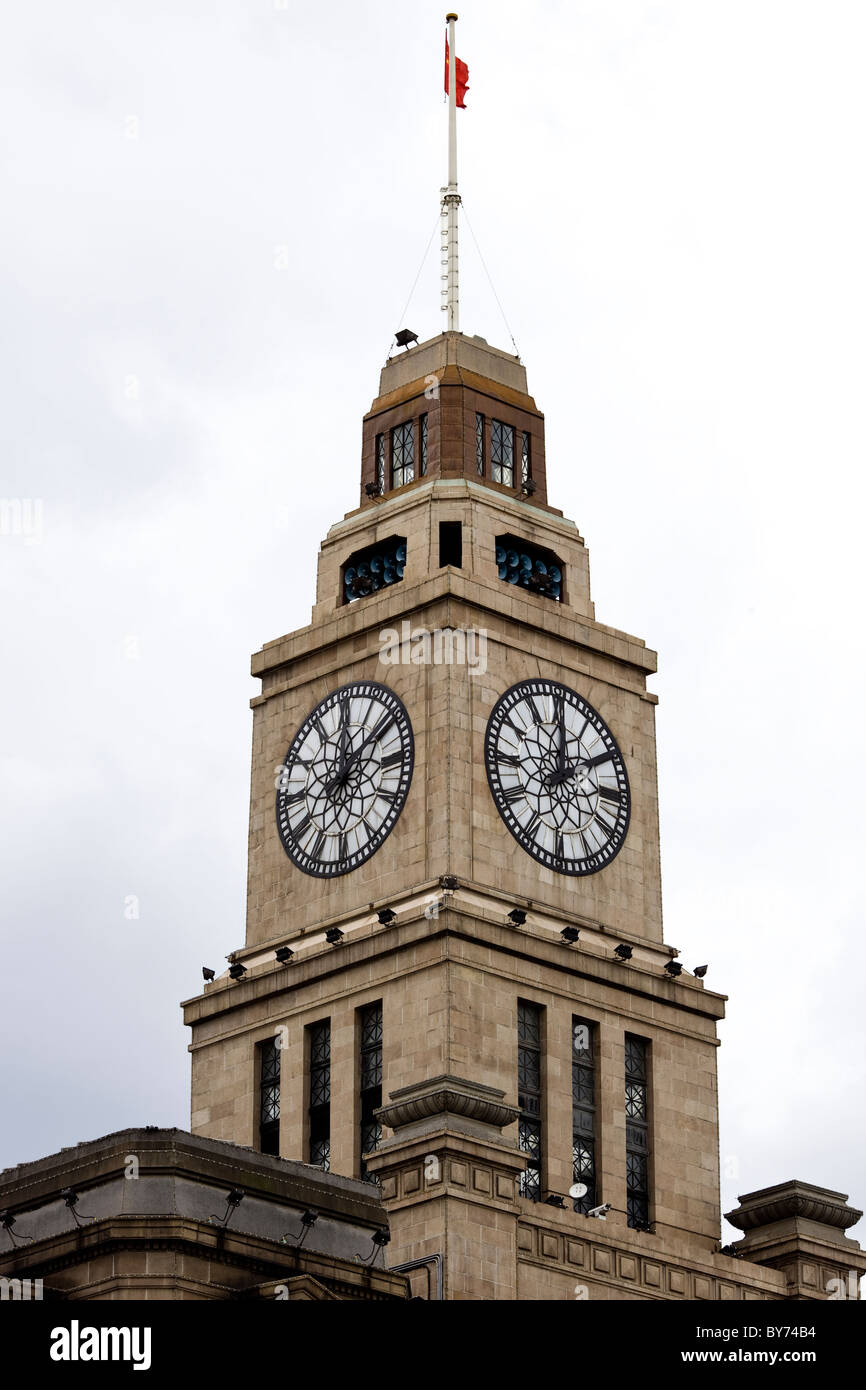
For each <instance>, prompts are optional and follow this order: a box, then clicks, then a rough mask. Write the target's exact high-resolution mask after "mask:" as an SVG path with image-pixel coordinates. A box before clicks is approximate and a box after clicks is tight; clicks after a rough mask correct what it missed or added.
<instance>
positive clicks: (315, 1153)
mask: <svg viewBox="0 0 866 1390" xmlns="http://www.w3.org/2000/svg"><path fill="white" fill-rule="evenodd" d="M309 1034H310V1111H309V1120H310V1162H311V1163H312V1164H313V1165H314V1166H315V1167H317V1168H324V1170H325V1172H326V1173H327V1172H329V1170H330V1167H331V1021H330V1019H325V1021H324V1022H323V1023H314V1024H313V1025H312V1027H311V1028H310V1029H309Z"/></svg>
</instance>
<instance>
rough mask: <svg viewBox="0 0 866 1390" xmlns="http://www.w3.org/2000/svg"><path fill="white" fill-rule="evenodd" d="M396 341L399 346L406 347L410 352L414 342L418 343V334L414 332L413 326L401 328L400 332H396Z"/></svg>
mask: <svg viewBox="0 0 866 1390" xmlns="http://www.w3.org/2000/svg"><path fill="white" fill-rule="evenodd" d="M394 341H395V343H396V344H397V346H398V347H401V348H405V349H406V351H407V352H408V351H409V348H410V347H411V345H412V343H417V341H418V334H417V333H413V332H412V329H411V328H401V329H400V332H399V333H395V334H394Z"/></svg>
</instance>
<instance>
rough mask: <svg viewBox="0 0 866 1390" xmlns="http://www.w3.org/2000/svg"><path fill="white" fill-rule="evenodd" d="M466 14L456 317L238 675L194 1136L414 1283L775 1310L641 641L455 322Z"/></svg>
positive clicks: (506, 362) (477, 344)
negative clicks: (381, 1214) (228, 865)
mask: <svg viewBox="0 0 866 1390" xmlns="http://www.w3.org/2000/svg"><path fill="white" fill-rule="evenodd" d="M451 28H452V35H451V44H450V62H451V67H452V71H451V87H450V91H451V103H450V120H451V131H452V145H451V154H452V161H451V168H450V177H449V184H448V188H447V189H446V190H444V197H443V228H444V236H445V242H444V248H443V249H444V250H445V253H446V254H445V261H444V264H445V265H446V277H445V278H446V279H447V289H446V291H445V293H446V297H447V303H446V305H445V306H444V307H446V308H447V310H448V327H447V329H446V331H445V332H443V333H441V334H439V335H438V336H435V337H432V338H430V339H429V340H427V341H425V342H421V343H418V342H417V341H416V340H414V335H411V334H408V333H404V334H402V335H400V336H401V337H402V338H403V339H404V340H405V342H404V344H403V346H404V348H405V350H403V351H398V352H397V354H396V355H394V356H392V357H391V358H389V360H388V362H387V363H386V364H385V366H384V368H383V369H382V371H381V375H380V379H379V387H378V391H377V393H376V396H375V399H374V400H373V402H372V405H371V406H370V409H369V411H368V412H367V414H366V415H365V416H364V421H363V430H362V448H361V470H360V490H359V496H358V505H357V506H356V507H355V508H354V510H351V511H349V512H348V513H347V514H346V515H345V516H344V517H343V519H342V520H340V521H337V522H336V523H335V525H334V526H332V527H331V530H330V531H329V532H328V535H327V536H326V538H325V540H324V541H323V543H322V546H321V551H320V555H319V562H318V575H317V582H316V595H315V604H314V607H313V610H312V618H311V622H310V624H309V625H308V626H307V627H304V628H301V629H300V630H299V631H296V632H293V633H290V634H288V635H286V636H283V637H278V638H277V639H276V640H274V641H272V642H269V643H267V644H266V645H265V646H264V648H263V649H262V650H261V651H260V652H258V653H256V654H255V656H254V657H253V665H252V670H253V674H254V675H255V676H257V677H258V678H259V679H260V680H261V693H260V694H259V695H257V696H256V697H255V698H254V700H253V702H252V704H253V714H254V723H253V754H252V785H251V798H250V828H249V881H248V905H247V922H246V939H245V942H244V944H243V945H242V946H240V947H239V948H238V949H237V950H235V951H234V952H233V954H232V955H231V956H230V957H229V962H230V968H229V970H228V971H227V972H226V973H225V974H224V975H223V976H221V977H220V978H218V979H216V980H214V981H213V982H212V983H210V984H208V985H206V987H205V990H204V993H203V994H202V995H200V996H199V997H197V998H195V999H190V1000H188V1001H186V1003H185V1005H184V1008H185V1018H186V1022H187V1023H188V1024H189V1025H190V1027H191V1030H192V1042H191V1052H192V1121H191V1124H192V1129H193V1131H194V1133H195V1134H197V1135H201V1136H204V1137H206V1138H210V1139H214V1140H229V1141H233V1142H234V1143H235V1144H240V1145H247V1146H249V1147H251V1148H254V1149H260V1150H263V1151H264V1152H266V1153H272V1154H279V1155H280V1156H282V1157H283V1158H286V1159H295V1160H301V1161H303V1162H305V1163H308V1164H312V1165H316V1166H318V1167H321V1168H323V1169H326V1170H328V1171H330V1172H331V1173H332V1174H336V1175H343V1176H346V1177H355V1178H358V1177H363V1178H366V1179H367V1180H369V1181H370V1183H371V1184H373V1185H374V1186H375V1185H377V1186H378V1190H379V1192H380V1194H381V1199H382V1202H383V1204H384V1207H385V1210H386V1211H387V1215H388V1222H389V1228H390V1244H389V1246H388V1249H387V1263H388V1265H389V1266H390V1267H391V1268H395V1267H405V1268H408V1269H409V1270H410V1272H411V1274H412V1278H413V1280H416V1279H417V1281H418V1282H417V1292H418V1293H420V1294H421V1295H422V1296H430V1297H437V1296H438V1297H444V1298H448V1299H500V1298H502V1299H514V1298H529V1299H547V1298H573V1297H575V1296H577V1297H588V1298H603V1299H609V1298H650V1299H652V1298H656V1299H657V1298H662V1299H666V1298H670V1299H674V1298H710V1299H724V1298H783V1297H786V1296H788V1295H786V1293H785V1288H786V1284H785V1277H783V1276H782V1275H780V1274H779V1272H778V1270H779V1267H781V1263H782V1262H783V1261H784V1260H789V1261H790V1260H791V1259H794V1256H792V1255H791V1248H790V1247H789V1246H784V1245H781V1246H779V1247H778V1249H777V1247H776V1245H772V1242H771V1244H770V1246H767V1249H770V1250H771V1254H770V1255H768V1256H767V1257H766V1258H764V1257H763V1256H762V1257H761V1262H760V1263H750V1262H746V1261H743V1260H742V1259H734V1258H732V1257H731V1256H730V1255H728V1254H721V1253H719V1234H720V1206H719V1156H718V1106H717V1087H716V1047H717V1038H716V1022H717V1020H718V1019H720V1018H721V1017H722V1016H723V1012H724V996H722V995H719V994H716V993H714V992H712V991H710V990H708V989H707V988H706V987H705V985H704V981H703V979H702V978H699V977H698V975H696V974H692V973H689V972H688V971H686V970H684V969H683V968H682V966H681V964H680V962H679V960H678V959H677V955H678V952H677V951H676V950H675V949H674V948H673V947H671V946H668V945H665V943H664V940H663V934H662V911H661V882H660V867H659V827H658V799H657V786H656V739H655V707H656V696H655V695H654V694H653V693H652V692H650V691H649V690H648V689H647V684H646V683H647V677H648V676H650V675H651V674H652V673H653V672H654V671H655V669H656V657H655V653H654V652H653V651H651V650H650V649H649V648H648V647H647V646H646V645H645V643H644V642H643V641H642V640H641V639H640V638H637V637H633V636H630V635H629V634H627V633H625V632H622V631H620V630H619V629H617V628H615V627H611V626H608V625H607V624H606V623H603V622H600V621H599V620H598V618H597V617H596V612H595V606H594V604H593V601H592V598H591V594H590V579H589V558H588V553H587V549H586V546H585V544H584V541H583V538H582V536H581V535H580V533H579V531H578V529H577V527H576V525H575V524H574V522H573V521H571V520H569V519H567V518H566V517H564V516H563V515H562V513H561V512H560V511H558V510H557V509H556V508H555V507H554V506H553V505H552V504H551V502H550V501H549V500H548V486H547V461H546V455H545V440H544V417H543V415H542V413H541V412H540V410H539V409H538V406H537V405H536V402H535V399H534V397H533V396H532V395H531V394H530V391H529V384H528V382H527V376H526V371H525V368H524V366H523V364H522V362H521V361H520V360H519V358H517V357H515V356H513V355H511V354H509V353H507V352H503V351H501V350H499V349H498V348H495V347H493V346H490V345H489V344H488V343H487V342H486V341H485V340H484V339H482V338H479V337H476V336H468V335H465V334H463V333H461V332H460V330H459V322H458V316H457V209H458V204H459V198H458V197H457V190H456V144H455V142H454V114H455V113H454V93H455V89H456V83H455V80H454V70H453V65H454V61H455V58H454V54H455V43H454V36H453V17H451ZM413 342H414V345H411V344H412V343H413ZM554 465H555V466H559V467H562V462H561V461H558V465H557V461H554ZM554 471H555V467H554ZM809 1191H810V1192H811V1193H816V1192H822V1191H823V1189H809ZM759 1195H760V1194H759ZM838 1196H839V1194H833V1193H830V1194H826V1193H825V1198H827V1200H828V1201H829V1199H830V1198H833V1199H834V1200H835V1199H836V1198H838ZM792 1200H793V1199H792ZM797 1200H798V1201H799V1197H797ZM809 1200H812V1198H811V1197H810V1199H809ZM814 1200H815V1201H817V1200H818V1199H814ZM821 1200H822V1201H824V1198H822V1199H821ZM819 1205H820V1203H819ZM825 1205H826V1203H825ZM830 1206H832V1202H831V1203H830ZM836 1206H837V1207H838V1202H837V1203H836ZM767 1209H768V1210H769V1208H767ZM761 1210H762V1211H763V1208H762V1209H761ZM816 1210H817V1207H816ZM822 1210H823V1208H822ZM827 1210H828V1211H829V1210H830V1207H827ZM833 1210H834V1211H836V1207H834V1208H833ZM839 1210H840V1211H845V1212H847V1211H848V1210H849V1209H847V1208H845V1207H844V1201H843V1202H842V1206H841V1207H840V1208H839ZM855 1216H856V1213H855ZM762 1219H763V1218H762ZM821 1219H822V1220H823V1219H824V1218H821ZM750 1220H751V1218H750ZM827 1220H828V1223H829V1224H828V1226H827V1229H828V1230H829V1229H830V1226H831V1225H833V1221H835V1223H836V1226H837V1227H838V1226H839V1225H840V1224H841V1222H842V1218H841V1217H838V1215H837V1216H836V1217H834V1218H833V1221H830V1220H829V1218H827ZM325 1224H326V1223H325ZM848 1224H850V1220H849V1221H848ZM322 1226H323V1223H322V1222H320V1223H319V1228H322ZM745 1228H746V1227H744V1229H745ZM822 1229H823V1228H822ZM825 1235H826V1233H825ZM822 1239H824V1238H823V1237H822ZM833 1239H834V1240H835V1237H834V1238H833ZM756 1241H757V1237H755V1236H754V1233H753V1237H752V1244H753V1245H754V1246H755V1248H756V1249H757V1248H758V1245H757V1244H756ZM816 1241H818V1237H816ZM828 1241H829V1244H828ZM818 1243H819V1244H820V1242H818ZM836 1244H837V1245H839V1249H838V1250H836V1249H835V1246H834V1245H833V1240H830V1239H829V1238H827V1239H825V1240H824V1246H822V1247H821V1248H822V1249H823V1250H824V1254H823V1255H822V1256H821V1258H822V1259H824V1265H823V1266H822V1268H823V1269H824V1271H825V1272H829V1273H830V1274H832V1275H834V1276H835V1275H839V1274H844V1271H847V1269H848V1268H849V1267H851V1262H852V1261H854V1260H855V1256H854V1255H853V1254H852V1250H851V1247H852V1246H853V1242H850V1241H845V1240H844V1237H839V1239H838V1241H836ZM842 1245H844V1246H845V1247H846V1248H844V1249H843V1248H842ZM825 1247H826V1248H827V1249H830V1254H829V1255H828V1254H827V1253H826V1249H825ZM760 1248H761V1249H762V1250H763V1249H764V1247H763V1246H760ZM816 1249H817V1245H816ZM854 1249H856V1247H854ZM834 1251H835V1253H834ZM797 1258H799V1256H797ZM814 1259H815V1260H817V1259H818V1256H817V1255H815V1256H814ZM856 1259H857V1260H861V1259H862V1257H860V1256H859V1251H858V1253H857V1256H856ZM773 1261H775V1262H776V1265H775V1267H769V1266H770V1265H771V1264H772V1263H773ZM815 1267H816V1268H818V1265H817V1264H816V1266H815ZM856 1267H857V1268H859V1267H860V1264H857V1265H856ZM798 1268H799V1266H798ZM798 1277H799V1276H798ZM798 1287H799V1286H798ZM575 1291H577V1293H575ZM794 1296H798V1295H794ZM802 1296H809V1295H806V1294H804V1295H802ZM816 1296H817V1295H816Z"/></svg>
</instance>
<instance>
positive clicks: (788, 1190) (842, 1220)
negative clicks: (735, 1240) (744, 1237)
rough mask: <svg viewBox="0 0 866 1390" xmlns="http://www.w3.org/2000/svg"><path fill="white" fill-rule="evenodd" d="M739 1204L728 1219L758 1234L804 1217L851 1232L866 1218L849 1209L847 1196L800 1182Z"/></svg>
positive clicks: (746, 1198)
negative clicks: (772, 1226)
mask: <svg viewBox="0 0 866 1390" xmlns="http://www.w3.org/2000/svg"><path fill="white" fill-rule="evenodd" d="M739 1201H740V1204H741V1205H740V1206H739V1207H737V1208H736V1209H735V1210H734V1211H729V1212H727V1213H726V1219H727V1220H728V1221H730V1223H731V1225H732V1226H736V1227H737V1229H738V1230H740V1231H754V1230H757V1229H758V1228H759V1227H764V1226H770V1225H772V1224H773V1223H774V1222H777V1221H785V1220H789V1219H790V1218H792V1217H802V1218H804V1219H805V1220H808V1221H814V1222H817V1223H818V1224H819V1225H822V1226H830V1227H832V1228H833V1229H834V1230H837V1231H847V1229H848V1227H849V1226H854V1225H856V1223H857V1222H858V1221H859V1220H860V1217H861V1216H862V1215H863V1213H862V1211H857V1210H856V1208H854V1207H849V1206H848V1205H847V1202H848V1195H847V1193H845V1192H834V1191H833V1190H832V1189H831V1188H828V1187H815V1186H814V1185H813V1184H812V1183H808V1182H799V1181H798V1180H797V1179H796V1178H793V1179H791V1181H790V1182H782V1183H777V1184H776V1186H775V1187H764V1188H761V1189H760V1190H759V1191H757V1192H747V1193H746V1194H745V1195H744V1196H742V1197H740V1198H739Z"/></svg>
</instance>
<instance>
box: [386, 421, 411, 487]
mask: <svg viewBox="0 0 866 1390" xmlns="http://www.w3.org/2000/svg"><path fill="white" fill-rule="evenodd" d="M414 477H415V422H414V421H413V420H408V421H407V422H406V424H405V425H395V426H394V428H393V429H392V431H391V486H392V487H403V485H404V484H405V483H411V481H412V479H413V478H414Z"/></svg>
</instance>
